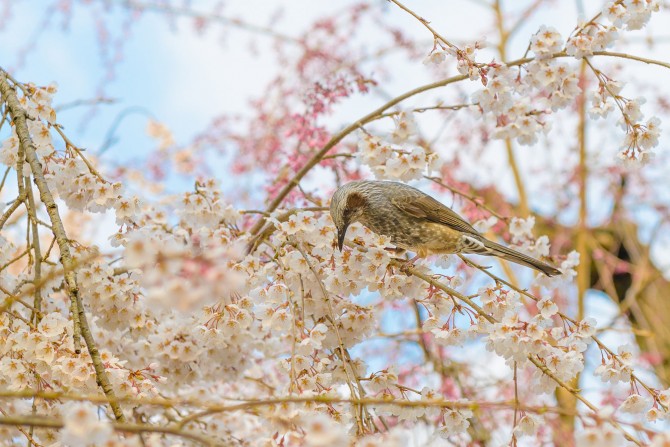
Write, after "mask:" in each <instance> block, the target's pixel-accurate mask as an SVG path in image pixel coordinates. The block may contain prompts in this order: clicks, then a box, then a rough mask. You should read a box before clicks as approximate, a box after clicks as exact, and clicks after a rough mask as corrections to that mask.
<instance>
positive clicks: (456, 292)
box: [0, 0, 670, 447]
mask: <svg viewBox="0 0 670 447" xmlns="http://www.w3.org/2000/svg"><path fill="white" fill-rule="evenodd" d="M192 3H193V4H191V2H178V1H162V2H158V1H156V2H153V1H148V2H138V1H127V2H122V3H120V4H119V5H109V4H108V3H107V2H99V1H87V2H74V1H66V2H56V3H54V5H53V6H52V7H51V8H50V9H48V10H47V11H46V12H45V17H49V18H50V17H52V16H54V15H61V16H62V17H63V19H64V21H65V22H67V20H68V18H69V17H70V16H71V15H72V14H74V12H73V11H80V10H86V11H91V12H92V13H93V14H94V15H95V17H96V23H97V26H98V28H99V41H98V45H99V48H100V52H101V54H103V55H105V57H103V65H104V73H105V74H104V80H101V82H100V86H99V88H98V97H97V98H95V99H94V100H92V101H76V102H75V103H73V106H74V107H83V108H85V110H86V114H87V115H89V119H93V118H91V117H95V116H96V114H97V113H100V109H101V108H104V107H105V106H106V104H108V103H110V102H113V101H112V100H110V99H109V98H108V97H107V96H106V92H107V91H106V89H107V88H108V85H109V83H111V82H113V81H114V79H115V78H116V76H117V75H118V72H119V70H122V67H123V63H122V62H121V59H122V55H123V53H124V51H125V50H126V48H127V47H128V46H131V45H133V36H132V31H133V30H134V29H135V27H138V26H141V23H142V20H143V19H144V17H146V15H148V14H154V15H156V16H157V17H160V18H161V20H166V21H189V23H191V24H193V25H195V30H196V31H197V32H206V30H207V29H212V28H219V29H223V30H225V31H226V33H227V35H226V40H228V39H232V38H233V37H231V36H239V35H242V34H245V35H246V36H249V35H250V36H252V38H253V39H261V40H262V42H264V45H265V46H266V47H268V48H272V51H273V52H274V53H275V54H276V55H277V58H278V60H279V61H280V62H281V64H280V66H279V67H278V69H277V70H276V74H273V76H272V77H271V79H270V81H269V82H268V83H267V85H266V86H264V87H263V88H262V89H260V90H261V92H260V93H259V92H258V89H257V90H256V91H255V92H249V97H250V98H251V101H250V106H249V110H246V111H245V113H244V114H230V113H222V114H220V115H218V116H216V117H213V119H212V121H211V122H210V123H208V124H207V125H206V126H204V127H203V128H199V127H200V126H201V124H199V123H189V125H190V126H192V128H193V131H194V132H196V135H195V137H193V138H192V139H189V140H188V141H179V140H178V138H177V137H175V135H174V132H173V131H172V130H171V128H170V126H169V125H167V124H165V123H163V122H161V121H160V120H159V119H156V118H153V117H152V118H151V119H148V120H147V122H146V133H147V135H148V136H149V137H150V138H151V141H152V142H153V144H154V145H155V147H147V148H145V150H143V151H138V152H142V153H143V154H145V156H143V157H140V158H139V159H136V160H133V161H129V162H127V163H126V162H118V161H115V160H113V159H111V157H109V156H108V154H109V153H110V151H113V150H114V145H115V144H116V143H115V141H114V138H113V135H115V134H117V133H120V132H123V128H122V127H120V126H119V120H120V119H123V115H120V116H119V120H116V121H115V122H114V123H113V124H112V125H111V128H110V130H109V134H108V135H110V137H109V138H107V139H106V140H105V142H103V143H102V144H101V145H100V146H99V147H96V148H91V147H89V148H84V147H82V146H81V143H80V142H78V141H77V138H76V137H75V135H74V133H73V132H71V131H70V130H69V128H68V129H66V128H65V127H64V125H63V123H62V120H61V118H60V114H61V111H60V110H58V108H57V107H56V106H55V105H54V104H55V103H56V101H61V102H66V101H72V100H73V99H74V98H59V92H58V87H57V82H58V79H54V80H53V81H54V83H53V84H48V85H37V84H36V83H34V81H33V80H31V79H23V78H21V68H22V67H23V66H24V65H25V64H28V63H29V62H28V59H27V55H28V54H30V51H31V47H32V46H33V45H34V43H35V42H37V41H38V40H39V39H40V36H39V35H37V36H34V37H32V38H31V39H33V40H28V41H27V42H25V44H26V46H25V47H23V48H17V51H18V52H20V55H21V57H20V58H19V59H20V63H19V64H18V66H17V67H15V69H14V70H12V69H10V68H9V67H7V66H5V65H3V64H2V63H1V62H0V67H2V68H0V95H1V103H0V106H1V108H0V115H1V118H0V137H2V146H1V147H0V164H1V165H2V168H3V169H2V172H1V174H2V180H1V182H0V310H1V311H2V312H1V313H0V320H1V322H2V324H1V326H0V346H2V350H1V351H0V352H1V354H0V397H1V398H2V400H1V402H0V413H1V414H0V438H1V440H0V442H2V443H3V445H31V446H47V445H64V446H87V445H106V446H117V445H118V446H122V445H123V446H126V445H127V446H143V445H149V446H162V445H240V446H246V445H248V446H252V445H254V446H255V445H268V446H287V447H288V446H339V445H343V446H347V445H356V446H377V445H379V446H382V445H383V446H394V445H398V446H405V445H473V446H475V445H478V446H489V445H490V446H497V445H512V446H517V445H529V446H530V445H566V446H569V445H577V446H584V447H585V446H602V445H638V446H647V445H651V446H657V447H658V446H664V445H668V443H670V434H668V431H667V420H668V416H669V415H670V389H669V388H668V387H669V386H670V347H669V346H670V333H668V327H670V325H669V324H668V323H670V322H669V321H668V318H669V317H668V315H670V313H669V312H668V310H670V309H668V304H667V303H666V302H665V301H666V300H665V297H667V292H668V291H670V283H668V282H667V281H666V280H665V279H664V277H663V267H664V265H663V264H664V259H663V249H664V247H667V241H666V240H665V239H664V235H663V232H662V229H663V226H664V225H665V222H666V221H667V218H668V217H670V214H669V212H668V206H669V204H670V203H669V202H668V197H667V194H666V193H665V191H666V188H665V185H666V178H667V173H666V172H665V169H666V165H667V164H666V163H665V160H666V157H667V154H666V153H664V151H663V145H662V144H659V142H660V141H661V142H662V141H664V140H663V137H664V136H663V135H662V133H661V128H662V119H663V118H664V117H665V115H667V114H668V111H669V110H670V107H669V104H670V102H669V101H668V99H667V96H666V95H667V93H668V92H666V91H664V87H665V86H664V85H663V83H662V82H661V81H660V80H661V79H662V77H661V76H667V70H668V69H669V68H670V63H668V62H664V61H662V60H657V59H654V58H652V57H647V56H642V54H644V53H645V48H646V47H645V46H644V45H639V44H638V43H637V42H636V40H635V39H638V38H639V36H640V31H638V30H643V29H645V27H648V24H649V22H650V21H651V22H652V23H653V21H654V20H655V18H656V17H659V20H660V21H662V20H664V19H665V20H667V14H666V12H665V11H663V10H662V9H663V8H662V5H661V2H659V1H657V0H617V1H613V2H606V3H605V4H603V5H599V7H598V10H597V11H596V12H595V13H594V14H593V15H592V16H591V17H588V16H583V17H577V15H574V16H572V19H571V20H572V28H571V31H569V32H567V33H565V32H563V33H561V32H559V31H558V29H557V28H556V27H555V26H554V25H553V24H552V23H550V21H546V20H545V21H543V23H539V22H537V20H536V19H537V16H538V15H539V14H541V13H543V12H544V11H556V10H560V11H563V9H562V8H565V7H566V4H565V3H564V2H560V3H559V2H549V1H545V0H535V1H532V2H523V5H522V6H523V7H520V5H519V4H515V5H512V3H513V2H508V3H509V5H508V4H506V3H505V2H502V1H501V0H490V1H485V2H475V3H476V5H475V6H474V7H476V8H479V10H480V13H481V14H480V16H481V17H482V24H483V25H482V29H481V30H480V29H477V30H474V29H473V34H474V32H480V31H483V32H485V36H484V37H480V36H477V35H461V36H457V37H456V36H447V33H446V31H445V29H443V28H441V27H440V26H439V24H438V23H439V20H438V18H439V17H438V15H439V14H450V15H453V16H458V14H459V12H458V10H457V8H455V7H452V6H446V5H440V6H439V7H438V8H437V9H435V10H431V11H428V12H430V13H431V14H434V16H435V17H431V16H428V15H427V14H428V12H424V11H421V8H422V5H421V2H417V3H415V4H412V5H410V4H409V2H408V3H407V4H406V3H404V2H400V1H397V0H389V1H388V2H364V3H356V4H353V3H352V4H347V6H346V7H343V8H342V9H340V10H339V11H338V12H337V13H336V14H334V15H326V16H323V17H321V18H319V19H318V20H316V21H314V23H310V24H306V26H307V28H306V29H305V30H304V31H303V32H301V33H300V34H297V33H296V34H286V33H285V32H283V31H280V27H278V26H274V23H273V25H270V26H264V25H259V24H258V23H257V22H255V21H254V20H253V19H254V18H253V17H244V18H239V17H237V16H233V15H228V14H227V12H226V5H225V4H217V5H214V7H212V8H211V9H197V6H198V5H196V3H197V2H192ZM450 3H451V2H450ZM463 3H464V4H465V3H466V2H463ZM578 3H579V2H578ZM3 7H4V16H3V17H5V18H7V17H11V15H12V13H13V11H14V9H13V8H15V5H13V4H12V2H10V1H6V2H4V3H3ZM571 7H572V6H571ZM589 7H593V6H589ZM587 12H589V11H587ZM583 13H584V14H586V12H583ZM119 14H120V15H121V16H122V17H123V20H122V21H121V22H122V23H121V25H120V26H119V28H118V29H117V28H115V26H116V24H118V20H116V17H115V15H119ZM424 14H426V15H424ZM113 16H114V17H113ZM398 20H402V22H398ZM6 23H7V21H6V20H4V19H3V20H2V21H0V26H6ZM398 23H402V24H403V26H400V25H398ZM529 24H532V26H533V29H532V30H527V28H528V26H530V25H529ZM407 27H411V29H412V30H413V31H412V32H411V33H409V32H407V29H406V28H407ZM69 31H70V30H69V29H68V28H67V27H66V28H65V31H64V32H65V33H67V32H69ZM363 31H365V32H363ZM524 33H526V34H524ZM370 36H374V39H371V38H370ZM417 36H418V37H417ZM655 37H656V34H655V31H654V29H651V30H650V31H649V32H648V34H647V37H646V41H647V43H649V44H650V45H651V44H654V45H662V42H656V40H655ZM237 38H239V37H237ZM513 39H517V40H520V41H522V42H523V44H522V45H521V46H519V45H513V44H512V43H511V42H512V40H513ZM254 42H256V41H254ZM256 44H257V42H256ZM517 47H518V48H522V50H521V52H520V53H517ZM638 70H647V71H638ZM407 73H412V74H420V76H422V77H424V78H425V79H428V80H429V81H427V82H426V83H418V82H416V81H415V78H414V77H413V76H411V75H407ZM640 73H642V74H643V78H644V79H642V80H640V79H639V78H638V76H639V74H640ZM650 73H651V74H652V75H650ZM417 76H418V75H417ZM397 85H409V86H410V87H409V88H408V89H405V90H400V91H395V87H396V86H397ZM183 88H184V89H188V88H189V86H188V85H186V86H184V87H183ZM220 88H229V87H220ZM645 97H646V100H645ZM221 164H223V165H224V166H225V172H220V170H218V169H214V168H213V166H219V165H221ZM361 178H377V179H385V180H393V181H402V182H409V183H412V184H413V185H416V186H417V187H420V188H421V189H423V190H424V191H426V192H429V193H430V194H432V195H434V196H435V197H438V198H440V199H441V200H442V201H443V202H444V203H447V204H449V205H450V206H452V207H453V208H454V209H455V210H457V211H458V212H459V213H461V214H462V215H463V216H465V217H467V218H468V219H469V220H470V221H471V222H473V224H474V225H475V227H476V228H477V229H478V231H481V232H482V233H483V234H486V235H487V237H489V238H492V239H498V240H500V241H501V242H504V243H505V244H508V245H510V246H512V247H514V248H515V249H517V250H520V251H522V252H525V253H528V254H529V255H531V256H534V257H536V258H543V259H545V260H546V261H547V262H549V263H552V264H553V265H556V266H557V267H559V268H560V269H561V271H562V275H560V276H558V277H555V278H548V277H545V276H543V275H541V274H536V273H535V272H533V271H530V270H527V269H524V268H523V267H519V266H516V265H511V264H507V263H505V261H497V260H493V259H489V258H478V257H475V256H473V257H464V256H458V255H450V256H439V257H430V258H428V259H422V260H420V261H418V262H416V263H415V264H414V265H412V266H410V267H406V268H402V267H403V265H404V263H405V259H403V258H400V257H398V256H397V255H396V254H395V253H394V252H393V251H392V250H390V248H391V247H392V246H393V245H392V243H391V241H390V240H389V239H388V238H386V237H384V236H380V235H377V234H374V233H372V232H371V231H370V230H368V229H367V228H365V227H363V226H361V225H358V224H355V225H352V227H351V228H350V230H349V232H348V233H347V240H346V243H345V247H344V249H343V250H342V251H341V252H340V251H338V250H337V248H336V241H335V228H334V225H333V222H332V220H331V218H330V215H329V213H328V202H329V199H330V196H331V194H332V192H333V191H334V190H335V189H336V188H337V186H339V185H341V184H344V183H346V182H347V181H351V180H357V179H361ZM241 179H251V180H250V181H247V182H244V185H247V186H243V182H242V181H241ZM185 185H191V186H185ZM101 228H102V229H107V228H110V230H109V231H107V232H106V234H104V235H102V236H101V234H100V231H99V230H100V229H101ZM666 262H667V261H666ZM603 292H604V293H603ZM605 294H606V295H607V296H608V298H607V299H605V298H603V295H605ZM603 302H605V303H609V307H608V306H607V305H605V304H603ZM594 303H596V304H594ZM597 303H600V304H597ZM604 308H606V309H609V313H607V312H606V311H604V310H602V309H604ZM594 309H595V310H594ZM611 309H616V311H615V312H614V313H615V314H614V315H610V314H612V312H611Z"/></svg>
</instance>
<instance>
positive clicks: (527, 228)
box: [509, 216, 535, 242]
mask: <svg viewBox="0 0 670 447" xmlns="http://www.w3.org/2000/svg"><path fill="white" fill-rule="evenodd" d="M534 226H535V216H528V217H527V218H526V219H521V218H519V217H513V218H512V221H511V222H510V225H509V232H510V233H511V234H512V241H514V242H517V241H522V240H524V239H530V238H532V237H533V227H534Z"/></svg>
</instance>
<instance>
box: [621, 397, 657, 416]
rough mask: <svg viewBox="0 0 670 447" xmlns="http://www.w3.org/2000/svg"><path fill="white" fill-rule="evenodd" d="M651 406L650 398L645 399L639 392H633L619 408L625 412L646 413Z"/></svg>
mask: <svg viewBox="0 0 670 447" xmlns="http://www.w3.org/2000/svg"><path fill="white" fill-rule="evenodd" d="M650 406H651V402H649V399H645V398H644V397H642V396H640V395H639V394H631V395H630V396H628V397H627V398H626V400H624V401H623V403H622V404H621V405H620V406H619V410H620V411H622V412H624V413H644V412H645V411H646V410H647V409H648V408H649V407H650Z"/></svg>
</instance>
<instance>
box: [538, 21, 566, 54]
mask: <svg viewBox="0 0 670 447" xmlns="http://www.w3.org/2000/svg"><path fill="white" fill-rule="evenodd" d="M562 47H563V38H562V37H561V35H560V33H559V32H558V31H556V29H555V28H552V27H547V26H544V25H542V26H541V27H540V29H539V31H538V32H537V33H535V34H534V35H533V37H531V39H530V49H531V51H532V52H534V53H535V54H536V55H537V56H539V57H546V56H549V55H551V54H553V53H557V52H559V51H561V48H562Z"/></svg>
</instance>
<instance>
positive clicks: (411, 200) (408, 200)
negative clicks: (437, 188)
mask: <svg viewBox="0 0 670 447" xmlns="http://www.w3.org/2000/svg"><path fill="white" fill-rule="evenodd" d="M391 203H392V204H393V205H394V206H395V207H397V208H398V209H400V210H401V211H404V212H405V213H407V214H409V215H411V216H414V217H416V218H417V219H426V220H429V221H431V222H436V223H440V224H442V225H446V226H448V227H449V228H453V229H454V230H458V231H461V232H463V233H470V234H476V235H479V232H478V231H477V230H475V229H474V228H473V227H472V225H470V224H469V223H467V222H466V221H465V220H464V219H463V218H462V217H461V216H459V215H458V214H456V213H455V212H454V211H452V210H451V208H449V207H447V206H445V205H443V204H442V203H440V202H438V201H437V200H435V199H433V198H432V197H430V196H429V195H426V194H423V193H421V195H413V194H412V195H403V196H399V197H391Z"/></svg>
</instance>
